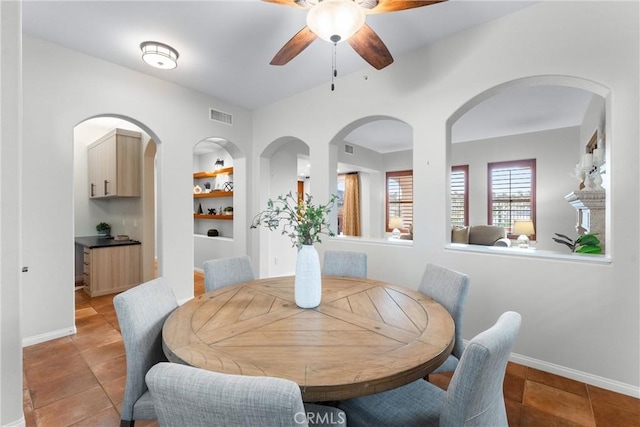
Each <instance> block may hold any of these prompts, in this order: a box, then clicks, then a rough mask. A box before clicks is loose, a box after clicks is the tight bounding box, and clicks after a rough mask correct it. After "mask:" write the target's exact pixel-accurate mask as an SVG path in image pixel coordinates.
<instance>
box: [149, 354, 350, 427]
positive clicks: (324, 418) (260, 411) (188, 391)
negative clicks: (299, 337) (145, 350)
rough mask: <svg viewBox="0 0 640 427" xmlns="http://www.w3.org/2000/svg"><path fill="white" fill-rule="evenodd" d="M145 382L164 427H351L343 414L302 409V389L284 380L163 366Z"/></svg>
mask: <svg viewBox="0 0 640 427" xmlns="http://www.w3.org/2000/svg"><path fill="white" fill-rule="evenodd" d="M146 381H147V384H148V385H149V390H150V392H151V397H152V399H153V403H154V405H155V408H156V412H157V414H158V422H159V424H160V426H161V427H184V426H189V427H205V426H224V427H226V426H247V427H249V426H282V427H299V426H306V425H314V426H325V425H326V426H329V425H333V426H346V416H345V414H344V412H343V411H342V410H340V409H337V408H333V407H329V406H321V405H314V404H309V405H305V404H303V403H302V395H301V394H300V388H299V387H298V385H297V384H296V383H294V382H293V381H290V380H286V379H283V378H274V377H254V376H244V375H229V374H223V373H219V372H213V371H207V370H204V369H200V368H194V367H191V366H186V365H179V364H176V363H159V364H157V365H155V366H154V367H153V368H151V369H150V370H149V372H148V373H147V376H146Z"/></svg>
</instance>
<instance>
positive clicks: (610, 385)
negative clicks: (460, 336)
mask: <svg viewBox="0 0 640 427" xmlns="http://www.w3.org/2000/svg"><path fill="white" fill-rule="evenodd" d="M509 360H510V361H512V362H514V363H517V364H519V365H524V366H528V367H530V368H535V369H539V370H541V371H544V372H549V373H551V374H555V375H560V376H561V377H565V378H569V379H572V380H575V381H580V382H583V383H585V384H589V385H593V386H596V387H600V388H604V389H606V390H610V391H614V392H616V393H620V394H625V395H627V396H632V397H635V398H640V387H638V386H634V385H631V384H626V383H623V382H620V381H615V380H611V379H609V378H604V377H600V376H598V375H593V374H589V373H587V372H582V371H577V370H575V369H571V368H567V367H565V366H560V365H556V364H554V363H549V362H545V361H542V360H538V359H533V358H531V357H527V356H522V355H520V354H515V353H511V357H509Z"/></svg>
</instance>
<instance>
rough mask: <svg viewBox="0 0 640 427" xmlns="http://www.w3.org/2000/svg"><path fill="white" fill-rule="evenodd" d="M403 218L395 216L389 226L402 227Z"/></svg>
mask: <svg viewBox="0 0 640 427" xmlns="http://www.w3.org/2000/svg"><path fill="white" fill-rule="evenodd" d="M403 225H404V224H403V222H402V218H400V217H398V216H395V217H393V218H391V219H390V220H389V228H398V229H400V228H402V226H403Z"/></svg>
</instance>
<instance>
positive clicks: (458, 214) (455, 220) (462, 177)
mask: <svg viewBox="0 0 640 427" xmlns="http://www.w3.org/2000/svg"><path fill="white" fill-rule="evenodd" d="M468 212H469V165H462V166H452V167H451V226H453V227H462V226H465V225H468V224H469V222H468V216H469V215H468Z"/></svg>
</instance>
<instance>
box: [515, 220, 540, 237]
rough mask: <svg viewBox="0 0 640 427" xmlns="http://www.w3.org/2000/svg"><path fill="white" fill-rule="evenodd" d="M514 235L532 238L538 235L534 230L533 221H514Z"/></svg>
mask: <svg viewBox="0 0 640 427" xmlns="http://www.w3.org/2000/svg"><path fill="white" fill-rule="evenodd" d="M513 234H519V235H525V236H531V235H532V234H536V231H535V229H534V228H533V221H532V220H530V219H514V220H513Z"/></svg>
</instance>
